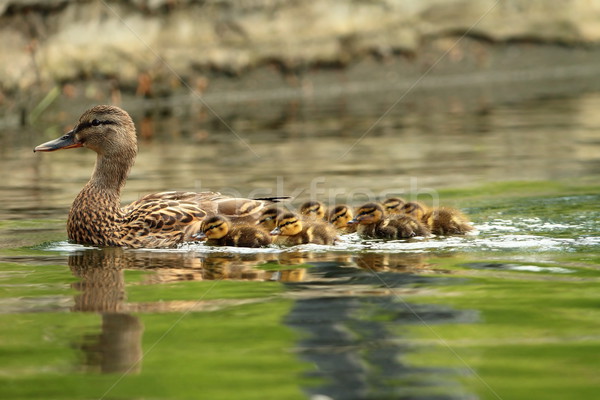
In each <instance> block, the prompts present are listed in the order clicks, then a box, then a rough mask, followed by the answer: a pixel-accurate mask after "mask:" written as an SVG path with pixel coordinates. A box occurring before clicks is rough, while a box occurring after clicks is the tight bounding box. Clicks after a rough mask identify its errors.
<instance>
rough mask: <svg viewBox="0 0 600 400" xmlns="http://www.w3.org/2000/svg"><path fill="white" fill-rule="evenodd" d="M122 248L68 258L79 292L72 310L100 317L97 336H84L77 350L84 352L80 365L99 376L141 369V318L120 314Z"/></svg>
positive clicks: (121, 304)
mask: <svg viewBox="0 0 600 400" xmlns="http://www.w3.org/2000/svg"><path fill="white" fill-rule="evenodd" d="M120 253H122V250H121V249H105V250H89V251H84V252H80V253H77V254H73V255H70V256H69V266H70V267H71V271H72V272H73V275H74V276H76V277H78V278H79V279H80V281H79V282H76V283H74V284H73V287H74V288H75V289H77V290H78V292H79V293H78V294H77V295H75V305H74V307H73V311H94V312H99V313H101V314H102V326H101V330H100V333H98V334H86V335H84V337H83V340H82V343H81V344H80V345H78V347H79V348H80V349H81V350H82V351H83V352H84V355H85V357H84V361H83V363H84V364H85V365H86V366H87V367H88V368H92V369H94V370H95V369H96V368H99V370H100V372H102V373H115V372H119V373H134V372H139V371H140V370H141V360H142V332H143V330H144V327H143V324H142V322H141V321H140V319H139V318H138V317H136V316H134V315H129V314H124V313H120V312H119V311H120V310H121V309H122V307H123V302H124V300H125V282H124V279H123V266H122V264H121V262H120V257H119V256H118V254H120Z"/></svg>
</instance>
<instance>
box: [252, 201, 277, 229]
mask: <svg viewBox="0 0 600 400" xmlns="http://www.w3.org/2000/svg"><path fill="white" fill-rule="evenodd" d="M282 215H283V209H282V208H281V207H273V206H271V207H268V208H266V209H264V210H263V211H262V212H261V213H260V216H259V217H258V220H257V221H256V224H257V225H258V227H259V228H261V229H264V230H265V231H267V232H271V231H272V230H273V229H275V228H277V220H278V219H279V218H280V217H281V216H282Z"/></svg>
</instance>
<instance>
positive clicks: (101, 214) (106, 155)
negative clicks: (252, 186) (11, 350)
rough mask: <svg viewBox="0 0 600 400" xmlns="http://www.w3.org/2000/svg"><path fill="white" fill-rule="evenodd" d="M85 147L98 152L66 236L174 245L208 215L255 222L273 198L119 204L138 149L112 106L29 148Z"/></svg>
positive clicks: (180, 197) (200, 196) (179, 195)
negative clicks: (62, 133) (122, 205)
mask: <svg viewBox="0 0 600 400" xmlns="http://www.w3.org/2000/svg"><path fill="white" fill-rule="evenodd" d="M76 147H85V148H88V149H90V150H93V151H95V152H96V153H97V158H96V166H95V168H94V172H93V173H92V177H91V178H90V180H89V182H88V183H87V184H86V185H85V186H84V187H83V189H82V190H81V192H79V194H78V195H77V197H76V198H75V200H74V202H73V205H72V206H71V210H70V212H69V217H68V220H67V232H68V236H69V239H71V240H72V241H74V242H76V243H81V244H91V245H96V246H127V247H134V248H141V247H149V248H157V247H173V246H176V245H177V244H179V243H182V242H185V241H190V240H193V238H192V235H193V234H195V233H196V232H198V230H199V227H200V224H201V222H202V220H203V219H204V218H206V216H207V215H216V214H224V215H227V216H228V217H230V218H232V219H236V220H247V221H249V222H250V221H252V222H255V221H256V220H257V219H258V216H259V214H260V212H261V211H262V209H263V208H265V207H267V206H269V205H270V204H272V203H273V201H278V200H279V198H273V199H257V200H252V199H238V198H230V197H227V196H223V195H221V194H220V193H217V192H205V193H194V192H162V193H154V194H149V195H147V196H144V197H142V198H141V199H140V200H138V201H135V202H133V203H131V204H130V205H128V206H126V207H124V208H122V207H121V189H122V188H123V186H124V185H125V181H126V179H127V176H128V175H129V171H130V170H131V167H132V166H133V163H134V161H135V157H136V154H137V140H136V130H135V125H134V124H133V121H132V119H131V117H130V116H129V114H128V113H127V112H126V111H124V110H122V109H121V108H119V107H115V106H106V105H104V106H96V107H93V108H91V109H89V110H87V111H86V112H84V113H83V115H82V116H81V117H80V118H79V121H78V122H77V124H76V125H75V127H74V128H73V129H72V130H71V131H69V132H67V133H66V134H64V135H63V136H61V137H60V138H58V139H55V140H52V141H49V142H46V143H43V144H41V145H39V146H37V147H36V148H35V149H34V151H42V152H48V151H55V150H60V149H72V148H76Z"/></svg>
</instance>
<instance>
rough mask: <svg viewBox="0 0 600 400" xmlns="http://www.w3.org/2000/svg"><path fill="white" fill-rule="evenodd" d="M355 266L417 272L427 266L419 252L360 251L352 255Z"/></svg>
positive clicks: (368, 268) (371, 269)
mask: <svg viewBox="0 0 600 400" xmlns="http://www.w3.org/2000/svg"><path fill="white" fill-rule="evenodd" d="M354 262H355V263H356V265H357V266H359V267H360V268H363V269H367V270H370V271H389V270H392V271H395V272H419V273H422V272H423V270H426V269H428V268H429V264H428V263H427V256H425V255H424V254H421V253H362V254H357V255H356V256H355V257H354Z"/></svg>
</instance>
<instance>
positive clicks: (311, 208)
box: [300, 200, 325, 220]
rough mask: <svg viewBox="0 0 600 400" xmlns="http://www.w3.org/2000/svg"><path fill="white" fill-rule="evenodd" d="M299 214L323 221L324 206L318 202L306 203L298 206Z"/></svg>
mask: <svg viewBox="0 0 600 400" xmlns="http://www.w3.org/2000/svg"><path fill="white" fill-rule="evenodd" d="M300 214H302V215H306V216H307V217H309V218H314V219H317V220H324V219H325V205H324V204H323V203H321V202H320V201H315V200H312V201H307V202H306V203H304V204H302V205H301V206H300Z"/></svg>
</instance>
